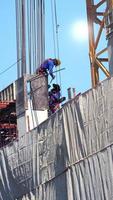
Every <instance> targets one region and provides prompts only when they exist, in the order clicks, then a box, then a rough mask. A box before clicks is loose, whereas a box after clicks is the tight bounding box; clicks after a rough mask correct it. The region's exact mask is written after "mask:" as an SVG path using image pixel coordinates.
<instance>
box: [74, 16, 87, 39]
mask: <svg viewBox="0 0 113 200" xmlns="http://www.w3.org/2000/svg"><path fill="white" fill-rule="evenodd" d="M71 35H72V37H73V38H74V39H75V40H76V41H79V42H80V41H81V42H83V41H86V40H87V39H88V26H87V23H86V21H83V20H81V21H77V22H75V23H73V24H72V25H71Z"/></svg>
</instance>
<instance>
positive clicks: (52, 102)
mask: <svg viewBox="0 0 113 200" xmlns="http://www.w3.org/2000/svg"><path fill="white" fill-rule="evenodd" d="M60 96H61V93H60V86H59V85H58V84H53V88H52V89H51V90H50V92H49V110H50V112H51V113H54V112H55V111H56V110H57V109H58V108H59V99H60Z"/></svg>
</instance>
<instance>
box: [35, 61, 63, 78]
mask: <svg viewBox="0 0 113 200" xmlns="http://www.w3.org/2000/svg"><path fill="white" fill-rule="evenodd" d="M60 64H61V62H60V60H59V59H56V58H54V59H52V58H49V59H46V60H45V61H44V62H43V63H42V64H41V65H40V67H39V68H37V70H36V74H39V75H41V74H45V75H48V74H50V76H51V77H52V79H54V78H55V75H54V74H53V68H54V66H55V67H56V66H58V65H60Z"/></svg>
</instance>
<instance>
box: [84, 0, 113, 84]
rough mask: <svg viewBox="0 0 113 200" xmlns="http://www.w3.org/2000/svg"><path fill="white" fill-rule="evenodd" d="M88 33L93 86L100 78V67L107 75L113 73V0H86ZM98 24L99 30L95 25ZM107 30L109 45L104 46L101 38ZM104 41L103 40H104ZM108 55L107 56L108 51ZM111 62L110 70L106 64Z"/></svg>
mask: <svg viewBox="0 0 113 200" xmlns="http://www.w3.org/2000/svg"><path fill="white" fill-rule="evenodd" d="M86 9H87V21H88V33H89V57H90V66H91V80H92V87H95V86H96V85H97V84H98V83H99V80H100V77H99V69H101V70H102V71H103V72H104V74H105V75H106V76H107V77H110V76H111V75H112V74H113V59H112V53H113V44H112V43H113V39H112V35H113V0H96V1H95V0H86ZM96 26H98V27H99V28H98V30H97V29H96V31H95V27H96ZM104 29H105V30H106V39H107V45H106V46H105V45H104V47H103V48H102V47H101V45H100V43H99V42H100V40H101V38H102V37H103V36H102V33H103V30H104ZM102 43H103V42H102ZM107 51H108V55H107V56H106V52H107ZM103 63H107V64H109V70H108V69H107V68H106V65H105V64H103Z"/></svg>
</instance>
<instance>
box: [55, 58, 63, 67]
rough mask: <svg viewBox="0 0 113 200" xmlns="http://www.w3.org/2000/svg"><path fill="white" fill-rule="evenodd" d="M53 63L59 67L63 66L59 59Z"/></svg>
mask: <svg viewBox="0 0 113 200" xmlns="http://www.w3.org/2000/svg"><path fill="white" fill-rule="evenodd" d="M53 61H54V64H55V65H56V66H58V65H60V64H61V61H60V60H59V59H56V58H54V59H53Z"/></svg>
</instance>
